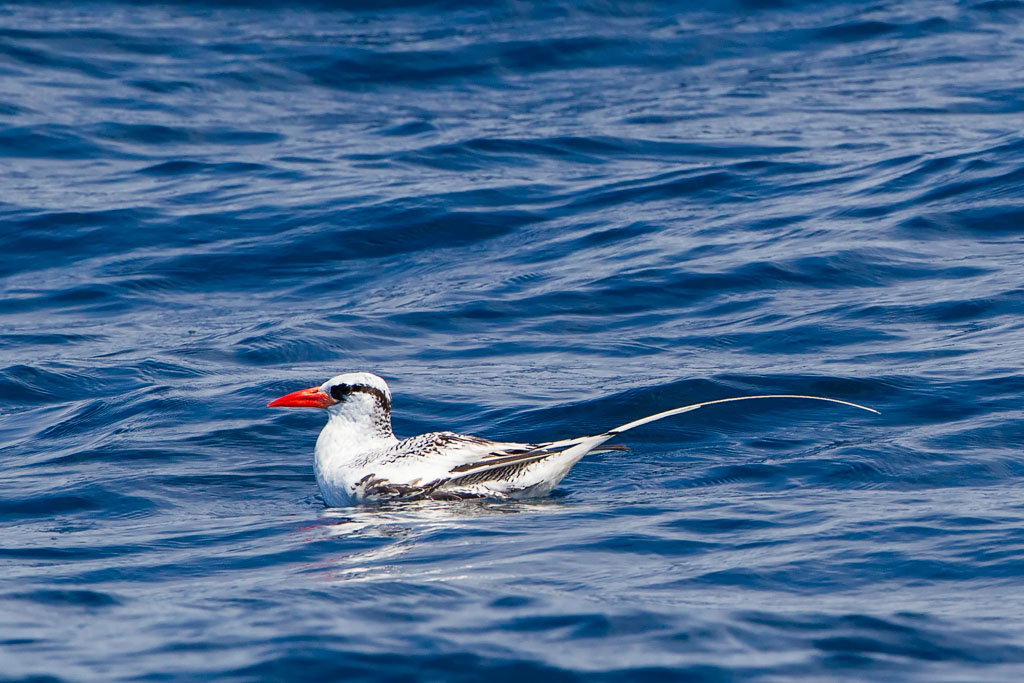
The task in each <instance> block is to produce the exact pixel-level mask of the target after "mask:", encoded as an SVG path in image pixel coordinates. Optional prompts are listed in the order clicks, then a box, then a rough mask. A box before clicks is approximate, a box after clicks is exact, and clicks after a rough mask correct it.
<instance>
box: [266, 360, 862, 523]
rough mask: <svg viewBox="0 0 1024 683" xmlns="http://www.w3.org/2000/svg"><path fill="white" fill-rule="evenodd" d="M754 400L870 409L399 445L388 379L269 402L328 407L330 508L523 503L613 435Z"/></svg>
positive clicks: (319, 447) (320, 448)
mask: <svg viewBox="0 0 1024 683" xmlns="http://www.w3.org/2000/svg"><path fill="white" fill-rule="evenodd" d="M753 398H808V399H815V400H823V401H831V402H833V403H842V404H844V405H849V406H853V407H856V408H863V409H864V410H871V411H872V412H877V411H874V410H872V409H871V408H865V407H864V406H860V405H857V404H855V403H849V402H848V401H840V400H837V399H830V398H822V397H818V396H795V395H771V396H742V397H737V398H731V399H719V400H718V401H708V402H706V403H697V404H694V405H690V406H683V407H682V408H675V409H673V410H668V411H665V412H663V413H658V414H656V415H651V416H649V417H645V418H641V419H639V420H635V421H634V422H630V423H627V424H625V425H622V426H620V427H616V428H615V429H612V430H609V431H607V432H603V433H601V434H595V435H592V436H582V437H578V438H575V439H564V440H561V441H549V442H544V443H516V442H502V441H491V440H489V439H482V438H479V437H476V436H466V435H462V434H455V433H453V432H432V433H429V434H421V435H420V436H414V437H411V438H408V439H401V440H399V439H398V438H397V437H395V435H394V433H393V432H392V431H391V392H390V390H389V389H388V386H387V384H386V383H385V382H384V380H383V379H381V378H380V377H377V376H376V375H373V374H370V373H366V372H359V373H346V374H342V375H338V376H336V377H333V378H331V379H329V380H328V381H327V382H325V383H324V384H322V385H321V386H319V387H312V388H310V389H303V390H301V391H296V392H293V393H291V394H288V395H286V396H282V397H281V398H279V399H277V400H276V401H273V402H271V403H270V404H269V405H270V406H271V407H309V408H325V409H326V410H327V412H328V420H327V425H326V426H325V427H324V428H323V431H321V432H320V436H319V438H318V439H317V442H316V451H315V453H316V457H315V465H314V468H315V471H316V480H317V484H318V485H319V487H320V492H321V493H322V494H323V498H324V502H325V503H326V504H327V505H328V506H329V507H339V506H344V505H350V504H352V503H359V502H364V501H368V500H382V499H391V498H406V499H417V498H434V499H463V498H523V497H529V496H540V495H544V494H547V493H549V492H550V491H551V490H552V489H553V488H554V487H555V486H557V485H558V483H559V482H561V481H562V478H563V477H565V475H566V474H567V473H568V472H569V470H570V469H572V467H573V465H575V464H576V463H577V462H579V460H580V459H581V458H582V457H583V456H584V455H586V454H588V453H593V452H601V451H602V450H621V447H618V446H605V445H604V444H605V443H606V442H607V441H608V440H609V439H611V438H613V437H614V436H615V435H617V434H620V433H622V432H624V431H626V430H629V429H632V428H634V427H639V426H640V425H642V424H647V423H648V422H654V421H655V420H660V419H662V418H665V417H669V416H670V415H677V414H679V413H683V412H688V411H691V410H696V409H697V408H700V407H702V406H704V405H708V404H710V403H723V402H728V401H738V400H748V399H753Z"/></svg>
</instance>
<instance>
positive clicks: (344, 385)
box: [267, 372, 394, 437]
mask: <svg viewBox="0 0 1024 683" xmlns="http://www.w3.org/2000/svg"><path fill="white" fill-rule="evenodd" d="M267 406H268V407H270V408H323V409H325V410H327V413H328V414H329V416H330V418H329V419H330V420H331V422H335V421H340V422H347V423H351V427H353V428H356V429H358V430H360V431H363V430H367V431H368V432H370V433H372V434H373V435H374V436H382V437H390V436H394V435H393V434H392V432H391V390H390V389H388V384H387V382H385V381H384V380H383V379H381V378H380V377H378V376H377V375H374V374H372V373H369V372H345V373H342V374H340V375H336V376H334V377H332V378H330V379H329V380H327V381H326V382H324V383H323V384H321V385H320V386H318V387H310V388H309V389H300V390H299V391H293V392H292V393H290V394H287V395H285V396H282V397H281V398H279V399H276V400H274V401H271V402H270V403H268V404H267Z"/></svg>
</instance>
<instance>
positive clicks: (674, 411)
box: [605, 394, 881, 435]
mask: <svg viewBox="0 0 1024 683" xmlns="http://www.w3.org/2000/svg"><path fill="white" fill-rule="evenodd" d="M759 398H806V399H810V400H812V401H828V402H829V403H839V404H841V405H844V406H850V407H851V408H860V409H861V410H866V411H868V412H871V413H875V414H876V415H881V413H880V412H878V411H877V410H875V409H874V408H868V407H867V406H862V405H860V404H859V403H851V402H850V401H842V400H840V399H838V398H825V397H824V396H804V395H803V394H763V395H760V396H735V397H733V398H719V399H716V400H714V401H704V402H703V403H693V404H691V405H688V406H683V407H682V408H673V409H672V410H666V411H665V412H663V413H657V414H655V415H648V416H647V417H641V418H640V419H639V420H634V421H632V422H627V423H626V424H624V425H622V426H620V427H616V428H615V429H609V430H608V431H607V432H605V433H606V434H612V435H615V434H620V433H622V432H624V431H626V430H628V429H633V427H639V426H640V425H645V424H647V423H648V422H654V421H656V420H660V419H662V418H664V417H671V416H672V415H679V414H680V413H688V412H690V411H691V410H697V409H698V408H703V407H704V406H713V405H715V404H716V403H731V402H733V401H750V400H753V399H759Z"/></svg>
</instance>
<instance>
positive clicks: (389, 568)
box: [308, 498, 578, 582]
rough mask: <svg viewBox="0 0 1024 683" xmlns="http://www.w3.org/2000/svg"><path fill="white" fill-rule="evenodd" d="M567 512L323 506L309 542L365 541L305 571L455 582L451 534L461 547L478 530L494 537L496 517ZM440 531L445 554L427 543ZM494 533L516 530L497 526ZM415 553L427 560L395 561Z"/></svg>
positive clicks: (524, 505)
mask: <svg viewBox="0 0 1024 683" xmlns="http://www.w3.org/2000/svg"><path fill="white" fill-rule="evenodd" d="M569 512H578V510H577V508H576V506H573V505H570V504H568V503H566V502H563V501H561V500H558V499H556V498H543V499H538V500H531V501H477V500H470V501H434V500H419V501H389V502H385V503H379V504H376V505H365V506H359V507H350V508H327V509H325V510H323V512H322V513H321V514H320V524H319V525H317V526H316V529H317V531H318V533H317V534H316V536H315V538H314V539H310V540H318V541H322V540H324V539H327V538H331V539H339V540H341V539H345V540H365V541H368V542H369V543H361V544H360V547H359V548H358V549H357V550H354V551H353V549H352V548H351V546H348V545H347V544H343V545H344V546H347V547H338V548H337V551H336V552H332V553H330V556H329V557H326V558H322V559H321V560H320V561H318V562H315V563H313V565H311V566H309V567H308V570H309V571H312V572H324V573H325V575H326V576H328V577H329V578H330V580H332V581H334V582H352V581H382V580H390V579H395V578H398V577H401V578H403V579H416V580H419V581H425V580H426V581H431V580H433V581H438V580H451V579H453V578H457V576H458V575H459V574H460V573H461V571H460V570H461V569H468V567H467V566H464V565H460V563H459V562H458V561H457V558H455V557H452V556H451V551H452V549H453V544H452V541H451V533H452V532H455V533H456V534H458V532H459V531H460V530H461V531H464V532H465V534H464V536H465V537H464V538H463V539H462V540H460V541H457V542H456V544H455V547H458V546H465V545H467V544H472V543H474V537H475V536H479V535H481V534H479V533H476V532H480V531H481V530H483V532H484V534H485V535H493V534H494V533H495V531H496V530H495V527H494V525H492V524H491V523H490V522H491V521H492V520H494V519H495V518H499V517H502V516H505V515H518V514H544V515H550V514H567V513H569ZM439 533H443V534H445V538H444V540H443V541H442V542H441V544H442V545H443V546H444V547H445V550H444V551H443V552H441V556H437V555H436V554H434V553H432V552H431V551H432V546H431V545H428V544H430V543H433V542H434V541H435V540H437V536H438V534H439ZM498 533H506V534H513V533H515V532H511V531H508V530H507V529H505V528H502V529H501V530H500V531H499V532H498ZM459 535H461V534H459ZM374 540H376V541H377V542H373V541H374ZM367 545H369V547H366V546H367ZM414 551H416V552H421V553H424V554H425V555H427V556H428V557H425V558H424V561H423V562H417V563H410V562H406V563H404V564H398V562H399V558H402V557H403V556H404V555H407V554H409V553H411V552H414ZM439 552H440V551H439ZM433 560H442V561H441V562H440V563H439V562H436V561H433ZM453 561H454V562H453ZM439 564H440V566H439Z"/></svg>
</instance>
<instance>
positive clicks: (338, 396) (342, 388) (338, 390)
mask: <svg viewBox="0 0 1024 683" xmlns="http://www.w3.org/2000/svg"><path fill="white" fill-rule="evenodd" d="M350 393H352V387H350V386H349V385H347V384H335V385H334V386H333V387H331V398H333V399H334V400H336V401H341V400H344V398H345V397H346V396H348V395H349V394H350Z"/></svg>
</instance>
